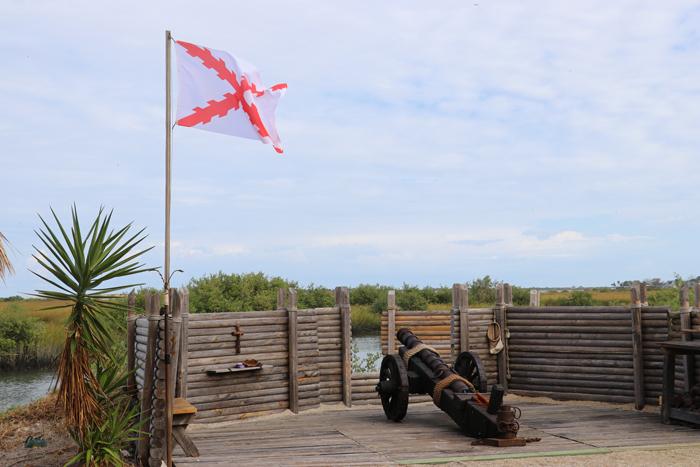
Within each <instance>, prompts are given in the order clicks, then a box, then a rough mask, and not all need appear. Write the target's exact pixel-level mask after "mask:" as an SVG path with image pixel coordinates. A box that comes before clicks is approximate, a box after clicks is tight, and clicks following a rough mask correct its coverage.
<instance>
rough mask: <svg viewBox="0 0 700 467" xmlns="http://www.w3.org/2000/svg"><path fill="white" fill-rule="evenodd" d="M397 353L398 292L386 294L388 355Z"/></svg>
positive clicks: (391, 291) (393, 291)
mask: <svg viewBox="0 0 700 467" xmlns="http://www.w3.org/2000/svg"><path fill="white" fill-rule="evenodd" d="M395 352H396V291H395V290H390V291H388V292H387V293H386V354H387V355H391V354H393V353H395Z"/></svg>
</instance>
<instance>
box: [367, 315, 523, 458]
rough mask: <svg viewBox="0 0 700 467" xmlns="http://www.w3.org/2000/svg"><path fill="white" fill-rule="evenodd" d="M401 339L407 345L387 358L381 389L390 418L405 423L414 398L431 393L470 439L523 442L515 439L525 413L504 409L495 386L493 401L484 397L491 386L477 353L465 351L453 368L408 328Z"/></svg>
mask: <svg viewBox="0 0 700 467" xmlns="http://www.w3.org/2000/svg"><path fill="white" fill-rule="evenodd" d="M396 336H397V338H398V340H399V342H401V344H403V346H402V347H401V348H399V355H395V354H394V355H387V356H386V357H384V360H382V369H381V371H380V378H379V383H378V384H377V386H376V391H377V392H378V393H379V396H380V397H381V399H382V405H383V407H384V413H385V414H386V416H387V418H388V419H390V420H393V421H400V420H401V419H403V418H404V417H405V415H406V411H407V408H408V394H409V393H410V394H429V395H431V396H432V397H433V402H434V403H435V405H437V406H438V407H439V408H440V409H441V410H442V411H443V412H445V413H446V414H448V415H449V416H450V417H451V418H452V420H454V421H455V422H456V423H457V424H458V425H459V426H460V428H461V429H462V431H463V432H464V433H465V434H467V435H469V436H473V437H475V438H485V439H497V440H498V441H497V443H498V444H496V445H499V446H500V445H504V446H505V445H508V446H510V445H520V444H519V443H521V442H524V441H523V440H522V439H519V438H516V435H517V431H518V428H519V424H518V422H517V421H516V419H517V418H519V417H520V410H519V409H517V408H513V407H508V406H505V407H506V409H505V410H504V409H503V407H504V406H503V405H502V404H503V388H502V387H501V386H499V385H494V386H493V388H492V390H491V397H490V398H489V397H486V396H485V395H483V394H481V391H482V390H484V389H486V387H487V381H486V374H485V372H484V370H483V367H482V365H481V362H480V361H479V357H478V356H477V355H476V354H473V353H470V352H463V353H462V354H460V355H459V357H458V358H457V360H456V361H455V366H454V368H450V367H449V366H448V365H447V364H446V363H445V362H444V361H443V360H442V359H441V358H440V356H439V355H438V354H437V352H435V351H434V350H433V349H431V348H429V347H427V346H425V344H423V342H422V341H421V340H420V339H419V338H418V337H416V335H415V334H413V333H412V332H411V331H410V330H409V329H406V328H403V329H400V330H399V331H398V332H397V333H396ZM499 417H500V419H499Z"/></svg>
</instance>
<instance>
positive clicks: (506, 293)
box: [503, 282, 513, 306]
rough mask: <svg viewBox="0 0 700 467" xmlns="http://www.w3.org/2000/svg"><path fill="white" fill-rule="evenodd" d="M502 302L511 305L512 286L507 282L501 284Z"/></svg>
mask: <svg viewBox="0 0 700 467" xmlns="http://www.w3.org/2000/svg"><path fill="white" fill-rule="evenodd" d="M503 302H504V303H505V304H506V305H507V306H513V287H512V286H511V285H510V284H508V283H507V282H506V283H504V284H503Z"/></svg>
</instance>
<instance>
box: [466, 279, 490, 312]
mask: <svg viewBox="0 0 700 467" xmlns="http://www.w3.org/2000/svg"><path fill="white" fill-rule="evenodd" d="M495 301H496V283H495V282H494V281H493V280H492V279H491V277H490V276H484V277H482V278H481V279H474V280H473V281H472V282H471V283H470V284H469V303H472V304H474V305H491V304H493V303H494V302H495Z"/></svg>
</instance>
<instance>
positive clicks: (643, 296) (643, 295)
mask: <svg viewBox="0 0 700 467" xmlns="http://www.w3.org/2000/svg"><path fill="white" fill-rule="evenodd" d="M639 302H640V303H641V304H642V306H649V302H648V301H647V284H646V282H640V283H639Z"/></svg>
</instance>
